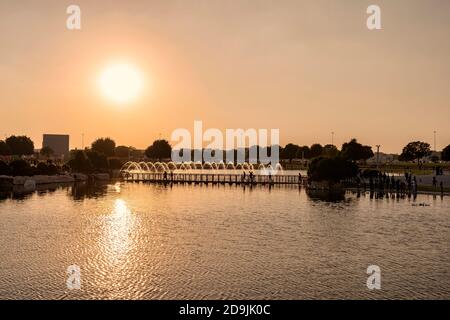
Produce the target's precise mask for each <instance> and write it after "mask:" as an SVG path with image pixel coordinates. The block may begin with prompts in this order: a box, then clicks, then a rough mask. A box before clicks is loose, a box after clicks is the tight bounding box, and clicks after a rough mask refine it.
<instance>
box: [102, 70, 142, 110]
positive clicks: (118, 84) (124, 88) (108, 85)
mask: <svg viewBox="0 0 450 320" xmlns="http://www.w3.org/2000/svg"><path fill="white" fill-rule="evenodd" d="M99 86H100V90H101V92H102V94H103V95H104V96H105V97H106V98H107V99H109V100H110V101H112V102H115V103H119V104H125V103H129V102H132V101H134V100H135V99H136V98H137V97H138V96H139V95H140V94H141V91H142V87H143V80H142V75H141V74H140V72H139V71H138V69H136V68H135V67H134V66H131V65H128V64H116V65H112V66H109V67H108V68H107V69H105V70H104V71H103V73H102V74H101V77H100V80H99Z"/></svg>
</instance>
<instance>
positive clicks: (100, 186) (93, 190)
mask: <svg viewBox="0 0 450 320" xmlns="http://www.w3.org/2000/svg"><path fill="white" fill-rule="evenodd" d="M71 189H72V190H71V196H72V197H73V199H74V200H83V199H91V198H99V197H102V196H105V195H106V193H107V192H108V184H107V183H88V182H77V183H75V184H74V185H73V186H72V188H71Z"/></svg>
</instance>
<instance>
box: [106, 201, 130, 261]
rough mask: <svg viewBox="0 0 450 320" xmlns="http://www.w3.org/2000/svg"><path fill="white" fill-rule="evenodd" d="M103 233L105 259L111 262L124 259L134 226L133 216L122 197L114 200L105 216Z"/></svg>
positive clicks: (128, 248)
mask: <svg viewBox="0 0 450 320" xmlns="http://www.w3.org/2000/svg"><path fill="white" fill-rule="evenodd" d="M105 222H106V227H105V235H104V244H105V247H104V250H105V255H106V258H107V260H109V261H110V262H111V263H120V262H123V261H124V260H126V257H127V254H128V252H129V250H130V249H131V248H132V236H133V229H134V226H135V220H134V216H133V214H132V212H131V210H130V209H129V208H128V206H127V203H126V202H125V201H124V200H122V199H116V200H115V201H114V207H113V210H112V212H111V214H110V215H109V216H107V217H106V221H105Z"/></svg>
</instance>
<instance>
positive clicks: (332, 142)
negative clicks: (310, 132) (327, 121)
mask: <svg viewBox="0 0 450 320" xmlns="http://www.w3.org/2000/svg"><path fill="white" fill-rule="evenodd" d="M331 145H332V146H334V131H331Z"/></svg>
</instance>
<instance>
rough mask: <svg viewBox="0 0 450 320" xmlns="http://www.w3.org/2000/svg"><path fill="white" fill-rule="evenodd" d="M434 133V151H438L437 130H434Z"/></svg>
mask: <svg viewBox="0 0 450 320" xmlns="http://www.w3.org/2000/svg"><path fill="white" fill-rule="evenodd" d="M433 134H434V152H436V130H434V131H433Z"/></svg>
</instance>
